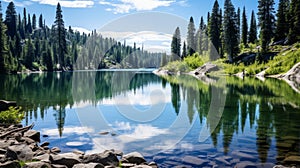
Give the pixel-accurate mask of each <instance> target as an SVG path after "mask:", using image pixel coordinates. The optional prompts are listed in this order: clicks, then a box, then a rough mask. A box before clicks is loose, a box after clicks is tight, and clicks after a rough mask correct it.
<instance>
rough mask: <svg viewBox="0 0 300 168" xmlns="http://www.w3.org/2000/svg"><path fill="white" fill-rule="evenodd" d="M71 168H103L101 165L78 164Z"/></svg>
mask: <svg viewBox="0 0 300 168" xmlns="http://www.w3.org/2000/svg"><path fill="white" fill-rule="evenodd" d="M73 168H104V166H103V165H102V164H101V163H87V164H84V163H80V164H76V165H74V166H73Z"/></svg>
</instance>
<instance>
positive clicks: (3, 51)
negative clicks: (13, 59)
mask: <svg viewBox="0 0 300 168" xmlns="http://www.w3.org/2000/svg"><path fill="white" fill-rule="evenodd" d="M2 15H3V14H2V4H1V1H0V73H5V72H6V65H5V60H6V57H7V50H8V46H7V44H6V41H7V37H6V34H5V32H6V26H5V25H4V24H3V20H2Z"/></svg>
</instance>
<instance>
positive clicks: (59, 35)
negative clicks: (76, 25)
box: [54, 3, 68, 68]
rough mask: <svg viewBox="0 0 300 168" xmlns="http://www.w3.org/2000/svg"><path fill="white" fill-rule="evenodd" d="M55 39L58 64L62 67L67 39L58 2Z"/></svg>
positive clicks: (66, 51)
mask: <svg viewBox="0 0 300 168" xmlns="http://www.w3.org/2000/svg"><path fill="white" fill-rule="evenodd" d="M55 19H56V20H55V22H54V26H55V41H56V44H57V50H58V51H57V52H58V62H57V63H58V64H60V66H61V67H62V68H64V67H65V56H66V54H67V53H68V50H67V41H66V30H65V26H64V20H63V16H62V10H61V6H60V4H59V3H58V4H57V8H56V17H55Z"/></svg>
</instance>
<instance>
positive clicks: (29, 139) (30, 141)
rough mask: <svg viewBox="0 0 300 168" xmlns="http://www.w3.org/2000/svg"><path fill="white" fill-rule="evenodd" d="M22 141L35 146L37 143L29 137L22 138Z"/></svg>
mask: <svg viewBox="0 0 300 168" xmlns="http://www.w3.org/2000/svg"><path fill="white" fill-rule="evenodd" d="M21 141H24V142H25V143H26V144H28V145H29V144H33V143H35V141H34V140H33V139H31V138H28V137H22V138H21Z"/></svg>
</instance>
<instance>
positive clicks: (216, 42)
mask: <svg viewBox="0 0 300 168" xmlns="http://www.w3.org/2000/svg"><path fill="white" fill-rule="evenodd" d="M219 10H220V9H219V3H218V0H216V1H215V3H214V6H213V9H212V12H211V17H210V23H209V37H210V40H211V42H212V44H213V46H212V47H214V48H215V49H216V51H217V52H219V49H220V45H221V39H220V35H221V33H220V25H219V24H220V16H219Z"/></svg>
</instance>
